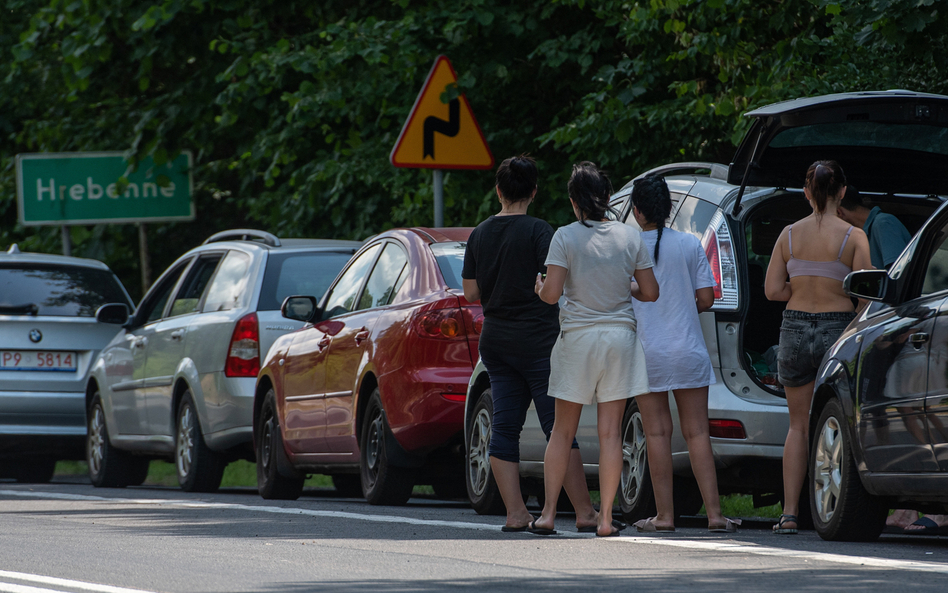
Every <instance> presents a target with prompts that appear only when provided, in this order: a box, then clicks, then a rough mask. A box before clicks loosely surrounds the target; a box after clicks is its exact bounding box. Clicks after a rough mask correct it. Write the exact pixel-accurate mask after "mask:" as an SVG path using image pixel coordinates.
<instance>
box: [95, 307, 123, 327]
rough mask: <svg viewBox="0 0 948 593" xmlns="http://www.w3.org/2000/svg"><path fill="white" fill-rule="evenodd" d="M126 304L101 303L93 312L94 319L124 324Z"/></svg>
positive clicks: (101, 321)
mask: <svg viewBox="0 0 948 593" xmlns="http://www.w3.org/2000/svg"><path fill="white" fill-rule="evenodd" d="M128 317H129V311H128V305H125V304H122V303H109V304H108V305H102V306H101V307H99V308H98V309H97V310H96V312H95V320H96V321H98V322H100V323H111V324H114V325H125V322H127V321H128Z"/></svg>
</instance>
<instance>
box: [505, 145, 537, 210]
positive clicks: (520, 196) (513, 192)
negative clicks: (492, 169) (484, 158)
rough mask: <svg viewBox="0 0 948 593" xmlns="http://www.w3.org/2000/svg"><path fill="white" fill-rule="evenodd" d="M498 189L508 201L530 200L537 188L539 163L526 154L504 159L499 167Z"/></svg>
mask: <svg viewBox="0 0 948 593" xmlns="http://www.w3.org/2000/svg"><path fill="white" fill-rule="evenodd" d="M496 184H497V189H499V190H500V194H501V195H502V196H504V199H505V200H507V201H508V202H519V201H521V200H528V199H530V197H531V196H533V192H534V190H536V188H537V163H536V161H535V160H533V159H532V158H530V157H528V156H527V155H525V154H522V155H520V156H512V157H510V158H509V159H504V162H502V163H500V166H499V167H497V176H496Z"/></svg>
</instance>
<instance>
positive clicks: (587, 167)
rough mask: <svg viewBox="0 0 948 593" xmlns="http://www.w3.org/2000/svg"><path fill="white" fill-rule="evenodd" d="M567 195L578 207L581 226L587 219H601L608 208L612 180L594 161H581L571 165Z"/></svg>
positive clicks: (584, 224)
mask: <svg viewBox="0 0 948 593" xmlns="http://www.w3.org/2000/svg"><path fill="white" fill-rule="evenodd" d="M567 190H568V192H569V197H570V199H571V200H573V202H575V203H576V207H577V208H579V213H580V219H579V222H580V223H581V224H582V225H583V226H587V227H588V226H589V225H588V224H586V221H587V220H602V219H603V218H605V216H606V211H607V210H609V197H610V196H612V182H611V181H609V177H607V176H606V174H605V173H604V172H603V171H602V170H600V169H599V167H597V166H596V165H595V164H594V163H591V162H589V161H583V162H581V163H578V164H576V165H573V174H572V175H570V178H569V184H568V185H567Z"/></svg>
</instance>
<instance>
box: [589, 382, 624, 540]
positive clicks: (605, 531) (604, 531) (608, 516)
mask: <svg viewBox="0 0 948 593" xmlns="http://www.w3.org/2000/svg"><path fill="white" fill-rule="evenodd" d="M625 405H626V400H624V399H620V400H616V401H611V402H605V403H600V404H599V405H598V406H597V407H596V413H597V416H598V420H597V421H598V430H599V494H600V495H601V497H602V498H601V504H600V505H599V527H598V529H597V530H596V534H597V535H602V536H607V535H611V534H612V533H613V532H614V531H615V530H616V529H615V527H613V526H612V505H613V501H614V500H615V498H616V491H617V490H618V489H619V480H620V479H621V478H622V438H621V436H620V432H621V427H620V425H621V424H622V415H623V413H624V412H625Z"/></svg>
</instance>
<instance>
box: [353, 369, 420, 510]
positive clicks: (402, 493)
mask: <svg viewBox="0 0 948 593" xmlns="http://www.w3.org/2000/svg"><path fill="white" fill-rule="evenodd" d="M388 434H389V427H388V422H387V421H386V420H385V410H384V409H383V408H382V399H381V397H380V396H379V390H378V387H376V388H375V391H374V392H372V396H371V397H370V398H369V405H368V406H367V407H366V409H365V417H364V418H363V420H362V439H361V442H360V443H359V456H360V457H359V467H360V472H361V475H362V493H363V494H364V495H365V499H366V500H367V501H369V504H384V505H403V504H405V503H406V502H408V499H409V498H411V491H412V488H414V486H415V472H414V471H413V470H411V469H408V468H403V467H393V466H392V465H391V464H390V463H389V460H388V451H387V450H386V439H387V436H388Z"/></svg>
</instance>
